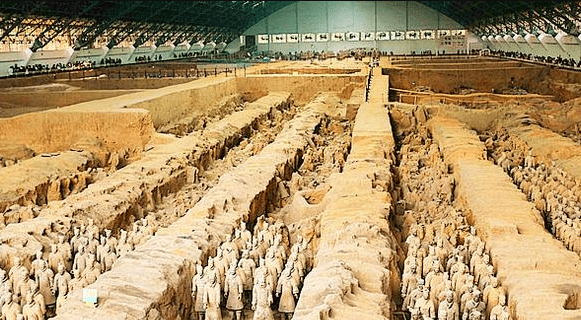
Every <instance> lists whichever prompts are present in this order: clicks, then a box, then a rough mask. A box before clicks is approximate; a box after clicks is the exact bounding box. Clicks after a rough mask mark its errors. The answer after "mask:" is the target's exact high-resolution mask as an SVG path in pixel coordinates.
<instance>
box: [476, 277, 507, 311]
mask: <svg viewBox="0 0 581 320" xmlns="http://www.w3.org/2000/svg"><path fill="white" fill-rule="evenodd" d="M504 295H505V293H504V289H503V288H502V287H501V286H500V284H499V283H498V278H496V277H492V278H491V282H490V285H488V286H487V287H486V288H485V289H484V293H483V295H482V296H483V301H484V303H485V304H486V314H487V315H488V316H490V312H491V311H492V308H494V307H495V306H496V305H497V304H498V302H499V301H500V300H499V299H500V296H504Z"/></svg>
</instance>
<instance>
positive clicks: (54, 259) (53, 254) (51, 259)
mask: <svg viewBox="0 0 581 320" xmlns="http://www.w3.org/2000/svg"><path fill="white" fill-rule="evenodd" d="M59 264H62V265H63V266H64V265H65V261H64V260H63V257H62V256H61V255H60V254H59V253H58V251H57V246H56V244H54V243H52V244H51V245H50V253H49V254H48V266H49V267H50V268H51V269H52V271H53V272H58V265H59Z"/></svg>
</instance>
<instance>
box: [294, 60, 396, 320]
mask: <svg viewBox="0 0 581 320" xmlns="http://www.w3.org/2000/svg"><path fill="white" fill-rule="evenodd" d="M387 92H388V77H387V76H383V75H381V69H380V68H375V70H373V79H372V83H371V90H370V92H369V102H366V103H363V104H362V105H361V106H360V108H359V110H358V113H357V116H356V118H355V125H354V128H353V134H352V145H351V152H350V154H349V156H348V158H347V162H346V164H345V166H344V170H343V172H342V173H338V174H334V175H332V176H331V177H329V178H328V180H327V181H328V183H329V184H330V186H331V188H330V190H329V192H328V193H327V194H326V195H325V197H324V199H323V202H324V203H326V207H325V210H324V211H323V212H322V214H321V238H320V242H319V250H318V253H317V255H316V257H315V266H314V268H313V269H312V271H311V272H310V273H309V274H308V275H307V277H306V278H305V283H304V287H303V289H302V293H301V296H300V298H299V301H298V303H297V307H296V310H295V314H294V316H293V320H311V319H317V320H319V319H321V320H323V319H350V320H352V319H366V320H369V319H391V318H392V313H393V311H394V310H395V306H394V305H393V304H392V295H393V294H394V292H396V290H398V288H399V274H400V273H399V271H398V266H397V263H396V250H397V249H396V246H397V243H396V240H395V238H394V237H393V234H392V233H391V229H390V224H389V221H388V218H389V213H390V209H391V206H392V202H391V197H390V194H389V193H388V191H389V190H390V189H391V188H392V175H391V172H390V168H391V166H392V165H393V157H394V147H395V143H394V138H393V133H392V128H391V124H390V119H389V112H388V110H387V109H386V107H385V105H384V103H385V101H384V99H385V98H386V97H387V96H386V95H387Z"/></svg>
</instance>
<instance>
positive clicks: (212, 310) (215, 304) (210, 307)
mask: <svg viewBox="0 0 581 320" xmlns="http://www.w3.org/2000/svg"><path fill="white" fill-rule="evenodd" d="M220 302H221V299H220V283H219V282H218V275H217V274H216V272H215V271H213V272H210V274H208V280H207V282H206V284H205V286H204V305H203V307H204V309H206V320H222V311H221V310H220Z"/></svg>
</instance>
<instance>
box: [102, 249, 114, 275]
mask: <svg viewBox="0 0 581 320" xmlns="http://www.w3.org/2000/svg"><path fill="white" fill-rule="evenodd" d="M105 251H106V253H105V255H104V256H103V262H102V267H101V270H102V271H103V272H106V271H109V270H111V268H113V264H114V263H115V261H117V254H115V252H113V250H112V249H110V248H109V244H108V243H107V250H105Z"/></svg>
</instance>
